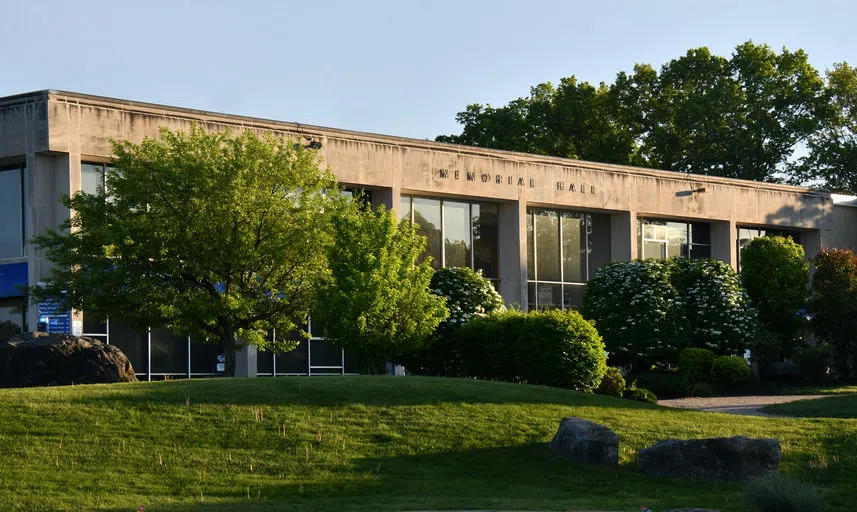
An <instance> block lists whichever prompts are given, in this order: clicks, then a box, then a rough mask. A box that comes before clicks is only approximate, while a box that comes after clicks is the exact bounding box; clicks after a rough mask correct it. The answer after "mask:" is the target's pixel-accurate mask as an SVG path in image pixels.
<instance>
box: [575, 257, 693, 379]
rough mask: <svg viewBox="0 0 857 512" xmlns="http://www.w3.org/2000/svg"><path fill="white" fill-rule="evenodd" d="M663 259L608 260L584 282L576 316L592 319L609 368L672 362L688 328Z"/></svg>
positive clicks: (668, 262)
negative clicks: (604, 349)
mask: <svg viewBox="0 0 857 512" xmlns="http://www.w3.org/2000/svg"><path fill="white" fill-rule="evenodd" d="M672 267H673V263H672V262H671V261H669V260H645V261H640V260H637V261H623V262H618V261H616V262H611V263H608V264H607V265H604V266H602V267H601V268H599V269H598V270H597V271H596V272H595V276H594V277H593V278H592V279H590V280H589V282H588V283H587V284H586V292H585V294H584V298H583V306H582V308H581V312H582V313H583V315H584V316H585V317H586V318H588V319H591V320H594V321H595V325H596V327H597V328H598V332H599V333H600V334H601V335H602V336H603V337H604V343H605V345H606V347H607V350H608V351H609V352H610V360H611V362H612V363H613V364H619V365H624V364H628V363H631V364H632V365H634V366H636V367H638V368H640V367H642V368H648V367H649V366H651V364H653V363H671V362H675V358H676V356H677V355H678V351H679V349H681V348H682V347H683V346H684V344H685V339H686V337H687V330H688V324H687V320H686V319H685V316H684V314H683V312H682V309H681V307H680V301H681V298H680V296H679V293H678V291H677V290H676V289H675V287H673V285H672V283H671V282H670V278H669V277H670V272H671V270H672Z"/></svg>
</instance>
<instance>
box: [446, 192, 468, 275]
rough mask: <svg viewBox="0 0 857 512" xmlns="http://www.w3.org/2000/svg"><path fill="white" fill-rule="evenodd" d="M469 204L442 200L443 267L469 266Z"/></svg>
mask: <svg viewBox="0 0 857 512" xmlns="http://www.w3.org/2000/svg"><path fill="white" fill-rule="evenodd" d="M470 236H471V229H470V204H469V203H458V202H454V201H444V202H443V247H444V263H443V266H445V267H470V266H471V265H470Z"/></svg>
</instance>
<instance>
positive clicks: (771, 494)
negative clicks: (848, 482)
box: [744, 471, 824, 512]
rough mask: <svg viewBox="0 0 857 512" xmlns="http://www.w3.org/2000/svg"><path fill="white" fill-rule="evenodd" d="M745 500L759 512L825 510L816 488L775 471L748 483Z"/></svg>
mask: <svg viewBox="0 0 857 512" xmlns="http://www.w3.org/2000/svg"><path fill="white" fill-rule="evenodd" d="M744 499H745V501H746V502H747V505H748V506H749V507H750V508H752V509H753V510H756V511H758V512H818V511H821V510H823V509H824V502H823V501H822V500H821V497H820V496H819V494H818V489H816V488H815V486H813V485H811V484H807V483H804V482H799V481H795V480H789V479H787V478H785V477H784V476H782V475H781V474H779V473H777V472H775V471H771V472H768V473H765V474H764V475H762V476H760V477H757V478H754V479H752V480H750V481H749V482H747V485H746V486H745V488H744Z"/></svg>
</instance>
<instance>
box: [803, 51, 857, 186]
mask: <svg viewBox="0 0 857 512" xmlns="http://www.w3.org/2000/svg"><path fill="white" fill-rule="evenodd" d="M827 84H828V85H827V101H828V102H829V103H828V105H827V107H828V114H829V115H827V116H825V117H824V118H823V124H822V126H821V129H819V130H817V131H816V132H814V133H813V134H812V136H811V137H810V138H809V140H808V141H807V149H808V153H807V155H806V156H804V157H803V158H801V160H800V161H799V163H798V164H797V165H796V166H795V171H796V178H797V179H798V180H799V181H808V180H818V181H821V182H822V183H823V185H824V186H825V187H826V188H828V189H830V190H832V191H835V192H844V193H846V194H857V69H854V68H852V67H851V66H849V65H848V63H845V62H843V63H840V64H836V65H834V67H833V70H831V71H828V72H827Z"/></svg>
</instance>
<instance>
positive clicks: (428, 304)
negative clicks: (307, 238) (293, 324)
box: [313, 204, 447, 373]
mask: <svg viewBox="0 0 857 512" xmlns="http://www.w3.org/2000/svg"><path fill="white" fill-rule="evenodd" d="M416 230H417V227H416V226H414V225H411V223H410V222H408V221H407V220H405V221H402V222H397V220H396V216H395V214H394V213H393V211H392V210H386V209H385V208H383V207H381V208H380V209H378V210H375V211H372V210H368V209H360V208H358V207H357V206H356V205H355V204H352V205H351V207H350V208H349V211H348V212H347V215H339V216H337V217H336V218H335V219H334V221H333V234H334V237H335V239H336V243H335V244H334V245H331V246H329V248H328V258H329V264H330V271H331V273H330V277H329V279H328V280H327V281H326V282H325V284H324V285H323V286H322V287H321V288H320V290H319V293H318V303H317V305H316V308H315V310H314V313H313V318H314V319H315V318H318V319H320V320H321V323H322V325H323V326H324V334H325V336H326V338H327V340H328V341H330V342H331V343H334V344H336V345H339V346H341V347H343V348H344V349H345V350H347V351H348V352H349V353H350V354H352V355H353V356H354V357H355V359H356V360H357V363H358V365H359V367H360V370H361V371H363V372H366V373H378V372H382V371H383V370H384V363H385V362H386V361H401V358H402V357H403V356H404V355H405V354H408V353H410V352H412V351H414V350H416V349H418V348H419V347H420V346H421V345H422V343H423V341H424V340H425V339H426V338H428V337H429V336H430V335H431V334H432V332H434V329H435V327H437V325H438V323H439V322H441V321H442V320H443V319H444V318H445V317H446V316H447V311H446V308H445V307H444V301H443V299H442V298H440V297H438V296H437V295H435V294H433V293H432V292H431V290H430V289H429V282H430V280H431V277H432V268H431V262H430V261H429V259H426V260H423V261H422V263H417V262H418V260H419V259H420V256H421V255H422V252H423V249H424V247H425V243H426V239H425V237H423V236H420V235H418V234H417V231H416Z"/></svg>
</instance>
